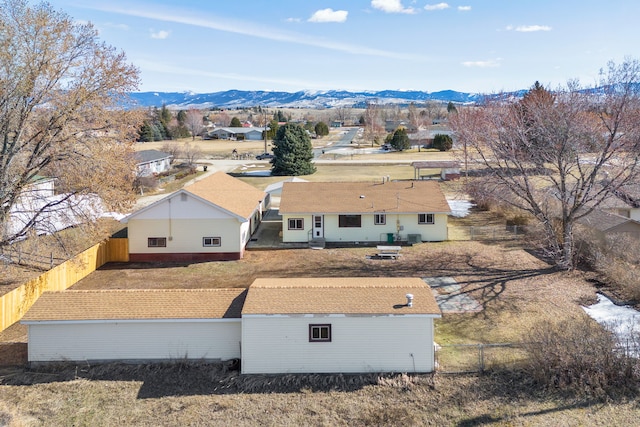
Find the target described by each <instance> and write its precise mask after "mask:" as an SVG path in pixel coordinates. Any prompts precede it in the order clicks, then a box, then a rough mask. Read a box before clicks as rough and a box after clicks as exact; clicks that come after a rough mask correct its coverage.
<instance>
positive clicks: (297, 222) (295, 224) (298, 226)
mask: <svg viewBox="0 0 640 427" xmlns="http://www.w3.org/2000/svg"><path fill="white" fill-rule="evenodd" d="M289 230H304V219H302V218H289Z"/></svg>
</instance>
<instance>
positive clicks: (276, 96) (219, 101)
mask: <svg viewBox="0 0 640 427" xmlns="http://www.w3.org/2000/svg"><path fill="white" fill-rule="evenodd" d="M130 95H131V98H132V99H133V102H134V105H137V106H141V107H161V106H162V105H163V104H165V105H167V107H168V108H174V109H187V108H192V107H193V108H213V107H218V108H241V107H254V106H258V105H260V106H263V107H270V108H274V107H282V108H285V107H288V108H332V107H365V106H366V104H367V102H368V101H372V100H376V101H377V102H378V103H380V104H400V105H407V104H409V103H411V102H415V103H416V104H420V103H424V102H426V101H441V102H449V101H453V102H455V103H461V104H468V103H475V102H477V101H479V100H481V99H482V98H483V96H484V95H483V94H479V93H465V92H456V91H453V90H444V91H440V92H422V91H401V90H383V91H378V92H348V91H341V90H328V91H316V92H312V91H300V92H271V91H243V90H227V91H224V92H213V93H193V92H134V93H131V94H130Z"/></svg>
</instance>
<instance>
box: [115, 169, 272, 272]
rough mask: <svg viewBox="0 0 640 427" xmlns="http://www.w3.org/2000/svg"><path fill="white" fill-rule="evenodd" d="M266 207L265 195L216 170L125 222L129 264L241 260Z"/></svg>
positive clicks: (130, 216)
mask: <svg viewBox="0 0 640 427" xmlns="http://www.w3.org/2000/svg"><path fill="white" fill-rule="evenodd" d="M267 204H268V198H267V194H266V193H265V192H264V191H260V190H258V189H256V188H255V187H253V186H251V185H249V184H246V183H244V182H242V181H240V180H239V179H236V178H234V177H232V176H229V175H227V174H226V173H224V172H216V173H214V174H212V175H210V176H208V177H206V178H204V179H202V180H200V181H197V182H195V183H194V184H191V185H188V186H186V187H185V188H183V189H181V190H179V191H177V192H175V193H172V194H170V195H168V196H167V197H165V198H163V199H161V200H159V201H157V202H155V203H153V204H151V205H149V206H146V207H144V208H142V209H140V210H138V211H136V212H134V213H132V214H131V215H129V216H128V217H126V218H124V219H123V220H122V222H124V223H126V224H127V228H128V238H129V260H130V261H132V262H136V261H138V262H151V261H215V260H236V259H241V258H242V256H243V255H244V251H245V247H246V244H247V242H248V241H249V239H250V238H251V235H252V234H253V233H254V232H255V231H256V229H257V228H258V225H259V224H260V221H261V220H262V214H263V212H264V211H265V209H266V208H267Z"/></svg>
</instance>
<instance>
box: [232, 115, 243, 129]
mask: <svg viewBox="0 0 640 427" xmlns="http://www.w3.org/2000/svg"><path fill="white" fill-rule="evenodd" d="M230 126H231V127H232V128H241V127H242V123H240V119H239V118H237V117H233V118H232V119H231V124H230Z"/></svg>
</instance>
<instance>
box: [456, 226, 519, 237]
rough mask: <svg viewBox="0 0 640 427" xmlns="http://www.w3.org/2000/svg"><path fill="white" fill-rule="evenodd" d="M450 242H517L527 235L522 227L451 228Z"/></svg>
mask: <svg viewBox="0 0 640 427" xmlns="http://www.w3.org/2000/svg"><path fill="white" fill-rule="evenodd" d="M448 231H449V240H517V239H521V238H523V237H524V235H525V227H524V226H522V225H486V226H457V225H452V226H449V229H448Z"/></svg>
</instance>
